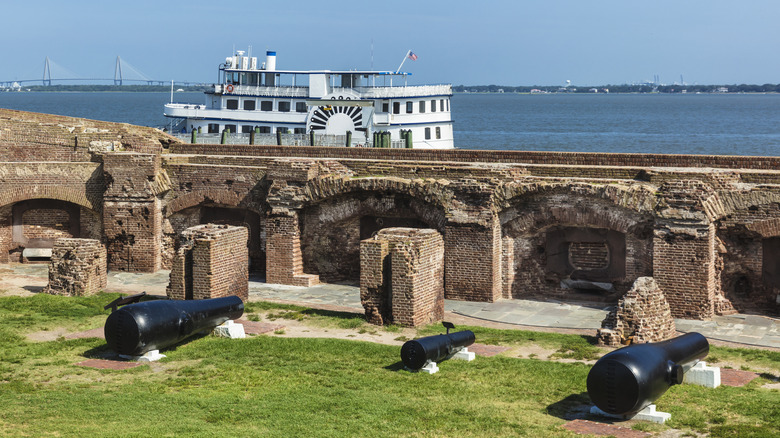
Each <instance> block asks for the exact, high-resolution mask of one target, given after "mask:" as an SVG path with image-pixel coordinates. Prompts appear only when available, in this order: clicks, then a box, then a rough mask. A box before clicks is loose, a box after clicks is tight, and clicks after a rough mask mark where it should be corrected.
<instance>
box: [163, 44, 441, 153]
mask: <svg viewBox="0 0 780 438" xmlns="http://www.w3.org/2000/svg"><path fill="white" fill-rule="evenodd" d="M407 57H408V58H409V59H416V56H415V55H414V54H412V53H411V51H410V52H408V53H407ZM407 57H405V58H404V61H405V60H406V59H407ZM401 66H403V62H402V63H401ZM401 66H399V68H398V70H397V71H395V72H393V71H361V70H346V71H331V70H304V71H297V70H280V69H278V68H277V66H276V52H274V51H268V52H266V58H265V62H264V63H261V64H258V59H257V58H256V57H251V56H245V52H244V51H236V53H235V54H234V55H233V56H231V57H228V58H226V59H225V62H224V63H222V64H220V66H219V83H218V84H214V85H213V86H212V89H210V90H208V91H206V93H205V94H206V102H205V103H204V104H191V103H186V104H185V103H168V104H166V105H165V108H164V114H165V116H166V117H170V118H173V119H179V125H178V126H179V127H178V128H177V129H175V131H176V132H177V133H190V132H192V131H193V130H195V131H197V132H198V133H202V134H207V133H208V134H212V135H213V134H217V135H219V134H222V133H223V132H225V131H227V132H229V133H233V134H235V133H239V134H244V135H243V137H244V138H245V139H247V138H248V137H249V136H250V134H251V137H252V138H255V135H256V134H260V135H262V134H270V135H273V138H278V139H281V138H282V137H285V138H287V137H297V138H298V139H299V141H300V142H302V143H300V144H311V143H310V141H311V140H310V139H316V140H315V141H316V143H315V144H318V145H319V144H334V145H341V146H350V147H361V146H362V147H371V146H380V145H381V146H382V147H407V148H408V147H411V148H415V149H452V148H453V147H454V145H453V131H452V116H451V113H450V99H451V97H452V85H450V84H446V85H416V86H411V85H408V84H407V82H408V79H409V76H411V73H406V72H401V71H400V69H401ZM312 133H313V134H314V135H312ZM388 133H389V134H388ZM274 134H276V135H274ZM388 136H389V137H388ZM266 138H268V137H266ZM388 138H389V141H388ZM327 139H330V140H333V141H331V142H330V143H328V142H327V141H326V140H327ZM334 139H337V140H334ZM244 141H245V142H246V140H244ZM280 141H281V140H280ZM290 141H291V140H285V141H284V142H283V143H282V144H298V143H293V142H290ZM256 143H257V144H261V143H259V142H257V141H256ZM264 144H268V143H267V142H265V143H264ZM274 144H276V142H274Z"/></svg>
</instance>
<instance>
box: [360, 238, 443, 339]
mask: <svg viewBox="0 0 780 438" xmlns="http://www.w3.org/2000/svg"><path fill="white" fill-rule="evenodd" d="M360 266H361V282H360V301H361V303H362V304H363V308H364V309H365V311H366V319H367V320H368V321H369V322H371V323H374V324H385V323H387V324H390V323H393V324H399V325H403V326H409V327H415V326H419V325H424V324H429V323H431V322H435V321H439V320H441V318H442V316H443V314H444V239H442V237H441V234H439V233H438V232H437V231H436V230H431V229H417V228H385V229H383V230H381V231H379V232H378V233H377V235H376V236H374V237H372V238H370V239H367V240H364V241H362V242H361V244H360Z"/></svg>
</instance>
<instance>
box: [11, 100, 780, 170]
mask: <svg viewBox="0 0 780 438" xmlns="http://www.w3.org/2000/svg"><path fill="white" fill-rule="evenodd" d="M169 101H170V94H169V93H134V92H133V93H122V92H115V93H80V92H72V93H43V92H20V93H0V108H9V109H18V110H24V111H34V112H42V113H51V114H60V115H66V116H73V117H84V118H90V119H97V120H105V121H112V122H123V123H131V124H135V125H143V126H155V127H162V126H166V124H167V123H168V120H167V119H166V118H165V117H164V116H163V115H162V111H163V105H164V104H165V103H168V102H169ZM174 101H175V102H180V103H198V104H202V103H204V102H205V97H204V95H203V94H202V93H176V94H174ZM451 108H452V119H453V123H454V128H455V145H456V147H458V148H462V149H488V150H489V149H497V150H533V151H568V152H615V153H626V152H632V153H662V154H707V155H710V154H711V155H755V156H777V155H779V154H780V95H777V94H603V93H600V94H531V95H529V94H524V95H520V94H510V93H504V94H455V95H454V96H453V97H452V106H451Z"/></svg>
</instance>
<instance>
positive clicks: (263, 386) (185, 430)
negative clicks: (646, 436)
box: [0, 296, 780, 437]
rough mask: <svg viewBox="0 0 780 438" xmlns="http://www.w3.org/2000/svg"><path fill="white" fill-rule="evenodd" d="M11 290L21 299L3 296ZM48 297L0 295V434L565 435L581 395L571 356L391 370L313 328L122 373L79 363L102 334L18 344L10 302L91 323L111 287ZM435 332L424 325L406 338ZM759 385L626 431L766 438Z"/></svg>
mask: <svg viewBox="0 0 780 438" xmlns="http://www.w3.org/2000/svg"><path fill="white" fill-rule="evenodd" d="M51 298H61V297H51ZM11 299H12V300H21V301H13V302H5V301H4V300H11ZM49 299H50V298H39V297H38V296H35V297H30V298H22V299H19V298H14V297H6V298H0V316H2V317H3V318H2V319H0V335H2V337H1V338H0V354H2V355H3V356H2V357H3V361H2V362H0V405H1V406H2V407H3V408H2V411H1V412H2V414H0V434H2V435H14V436H42V435H43V436H47V435H56V436H142V435H147V436H272V437H275V436H279V437H290V436H306V437H309V436H314V437H317V436H338V437H350V436H359V437H362V436H371V437H397V436H412V437H415V436H466V437H468V436H479V437H484V436H533V437H564V436H566V437H571V436H576V435H574V434H573V433H572V432H569V431H567V430H565V429H563V428H561V427H560V426H561V425H562V424H564V423H565V422H566V421H567V418H568V417H569V416H571V415H572V414H573V413H574V412H576V411H577V410H578V409H582V407H583V406H587V405H589V404H590V401H589V398H588V395H587V393H586V389H585V378H586V376H587V373H588V371H589V370H590V367H589V366H588V365H586V364H583V363H560V362H552V361H543V360H537V359H516V358H511V357H502V356H494V357H478V358H477V359H476V360H475V361H473V362H463V361H456V360H450V361H445V362H442V363H440V364H439V368H440V371H439V373H437V374H434V375H428V374H424V373H412V372H409V371H406V370H404V369H403V367H402V365H401V363H400V349H399V348H398V347H397V346H388V345H381V344H376V343H370V342H361V341H351V340H339V339H327V338H325V339H323V338H317V339H310V338H305V339H304V338H286V337H278V336H262V335H261V336H255V337H249V338H246V339H232V340H231V339H224V338H217V337H214V336H204V337H200V338H196V339H193V340H192V341H190V342H186V343H183V344H180V345H178V346H176V347H174V348H170V349H167V350H165V351H164V353H165V354H166V355H167V357H166V358H165V359H163V360H161V361H160V362H156V363H153V364H149V365H145V366H141V367H137V368H133V369H130V370H121V371H115V370H102V369H93V368H86V367H79V366H75V365H74V364H75V363H77V362H80V361H82V360H84V358H92V357H101V356H103V355H104V354H105V353H107V347H106V345H105V342H104V341H103V340H101V339H97V338H91V339H75V340H65V339H58V340H56V341H49V342H31V341H29V340H27V339H26V338H25V337H24V336H23V334H24V332H25V331H27V330H33V329H34V330H40V327H38V328H31V327H29V326H28V325H25V324H21V323H20V320H19V319H15V317H13V312H14V310H13V309H23V310H20V311H24V312H27V314H28V317H29V318H30V319H31V320H32V321H36V322H35V323H34V324H33V325H35V324H41V325H45V326H52V327H54V326H59V325H62V326H68V327H82V326H86V325H90V324H94V323H97V324H98V326H99V325H102V323H103V322H104V321H105V317H106V316H107V315H108V311H104V310H103V309H102V306H103V305H104V304H105V303H106V302H108V301H110V299H113V297H112V296H104V297H102V298H94V299H90V298H66V299H65V300H69V301H71V303H70V304H68V305H67V306H63V305H57V306H52V304H60V303H58V302H57V301H56V300H55V301H52V302H49V301H47V300H49ZM26 300H31V301H32V303H30V304H31V305H25V301H26ZM37 300H41V301H40V302H39V301H37ZM98 303H99V305H98ZM250 304H253V305H254V303H250ZM55 308H56V309H60V310H59V311H53V312H52V313H51V314H50V313H49V312H50V311H52V309H55ZM250 310H253V311H256V312H259V311H263V312H266V311H273V312H277V311H295V312H302V313H303V314H305V315H307V318H308V319H307V318H304V320H305V321H308V320H309V319H314V320H315V324H319V323H327V324H338V320H339V319H351V318H340V317H339V315H323V314H318V313H317V312H313V311H311V312H309V311H308V310H307V309H305V308H301V309H278V308H277V309H262V310H258V308H257V307H254V308H253V307H251V306H250ZM57 312H59V313H57ZM6 316H7V317H9V318H8V319H6V318H5V317H6ZM318 318H322V319H323V320H322V321H318V320H317V319H318ZM329 318H330V319H331V320H330V322H327V319H329ZM85 328H94V326H92V327H85ZM459 328H466V327H459ZM468 328H469V329H472V330H474V331H475V333H477V338H478V339H479V342H483V343H494V344H497V345H503V344H507V345H513V344H517V343H523V342H537V343H544V344H545V345H548V346H549V347H550V348H554V349H555V350H556V351H562V352H563V353H561V354H570V355H576V356H577V357H586V356H589V355H591V354H597V351H599V350H598V349H596V350H590V349H591V348H594V349H595V347H593V346H592V344H591V342H590V340H589V339H588V338H583V337H581V336H571V335H557V334H549V333H534V332H521V331H516V330H490V329H483V328H480V327H468ZM353 329H354V330H355V331H356V332H357V331H358V330H361V329H362V326H359V327H356V328H353ZM441 331H442V330H441V329H440V328H439V326H431V327H428V328H425V329H423V330H421V333H420V335H425V334H428V333H430V334H435V333H440V332H441ZM733 354H737V353H736V352H734V353H733ZM745 354H748V353H745ZM6 358H10V360H5V359H6ZM768 359H771V356H769V357H768ZM778 368H780V365H778V364H774V368H773V369H775V370H776V371H775V375H777V374H780V370H778ZM765 383H767V379H766V378H764V377H762V378H758V379H756V380H754V381H753V382H751V383H750V384H748V385H747V386H745V387H742V388H717V389H714V390H713V389H706V388H700V387H695V386H688V385H683V386H675V387H672V388H671V389H670V390H669V391H668V392H667V394H665V395H664V396H662V397H661V398H660V399H659V400H658V402H657V405H658V409H659V410H662V411H666V412H671V413H672V420H671V422H670V423H669V425H664V426H646V425H644V423H642V424H637V425H636V426H635V427H637V428H640V429H644V430H651V431H661V432H662V431H667V430H669V427H670V426H671V427H674V428H678V429H681V430H682V431H683V433H687V432H695V433H700V434H710V435H711V436H732V437H733V436H743V435H742V434H747V435H745V436H770V434H771V433H776V431H777V430H780V423H779V422H780V413H778V406H780V392H778V391H777V390H769V389H765V388H762V387H761V386H762V385H763V384H765ZM762 434H763V435H762Z"/></svg>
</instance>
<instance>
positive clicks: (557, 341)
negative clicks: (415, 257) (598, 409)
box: [418, 324, 604, 360]
mask: <svg viewBox="0 0 780 438" xmlns="http://www.w3.org/2000/svg"><path fill="white" fill-rule="evenodd" d="M456 330H471V331H473V332H474V335H475V337H476V338H477V342H479V343H480V344H488V345H503V346H508V347H512V346H520V345H527V344H535V345H538V346H540V347H544V348H549V349H552V350H554V351H555V353H553V354H552V355H550V358H551V359H575V360H593V359H598V358H599V357H601V355H602V354H603V353H604V350H602V349H600V348H598V347H596V346H595V342H596V339H595V337H592V336H577V335H564V334H559V333H542V332H532V331H528V330H499V329H491V328H485V327H471V326H458V327H457V328H456ZM445 331H446V330H445V329H443V328H442V327H441V325H436V324H434V325H430V326H428V327H425V328H424V329H422V330H419V331H418V333H419V335H420V336H430V335H434V334H439V333H444V332H445Z"/></svg>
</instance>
